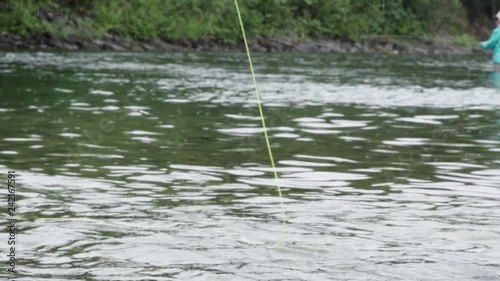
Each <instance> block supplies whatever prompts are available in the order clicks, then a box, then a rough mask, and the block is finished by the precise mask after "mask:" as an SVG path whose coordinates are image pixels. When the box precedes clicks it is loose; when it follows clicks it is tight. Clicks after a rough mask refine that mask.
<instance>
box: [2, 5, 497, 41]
mask: <svg viewBox="0 0 500 281" xmlns="http://www.w3.org/2000/svg"><path fill="white" fill-rule="evenodd" d="M481 2H482V3H484V2H489V1H481ZM477 3H479V2H478V1H475V0H418V1H416V0H240V1H239V4H240V9H241V12H242V16H243V20H244V23H245V27H246V30H247V33H248V36H249V37H250V38H262V37H284V38H294V39H298V38H302V39H304V38H308V37H314V38H341V39H349V40H357V39H359V38H363V37H367V36H374V35H383V34H386V35H406V36H408V35H409V36H424V35H428V34H441V33H447V34H452V35H456V34H462V33H463V30H464V29H465V27H466V25H467V18H468V15H469V18H470V15H471V13H472V12H471V11H473V12H474V13H475V15H477V14H478V13H479V12H478V11H483V10H485V9H487V8H490V7H487V5H483V4H477ZM464 5H465V6H464ZM464 7H467V9H468V10H467V11H469V13H467V12H466V9H465V8H464ZM469 8H470V10H469ZM499 8H500V5H499ZM486 12H487V11H486ZM47 14H50V15H51V17H46V16H44V15H47ZM0 31H9V32H16V33H20V34H23V35H26V34H30V33H33V32H55V33H58V34H62V35H64V36H70V35H75V36H79V37H95V36H102V35H103V34H105V33H113V34H118V35H120V36H123V37H126V38H131V39H132V38H133V39H138V40H146V39H150V38H168V39H172V40H178V39H181V38H187V39H196V38H219V39H223V40H229V41H234V40H239V38H240V34H239V32H240V31H239V26H238V21H237V18H236V14H235V8H234V2H233V0H210V1H209V0H3V1H0ZM457 38H458V39H457V40H458V41H459V42H466V41H467V40H468V39H469V38H465V37H457Z"/></svg>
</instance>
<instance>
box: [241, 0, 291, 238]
mask: <svg viewBox="0 0 500 281" xmlns="http://www.w3.org/2000/svg"><path fill="white" fill-rule="evenodd" d="M234 5H235V6H236V12H237V13H238V20H239V22H240V27H241V34H242V36H243V42H244V43H245V49H246V52H247V57H248V64H249V65H250V72H251V73H252V79H253V86H254V89H255V97H256V98H257V105H258V107H259V113H260V120H261V122H262V128H263V130H264V137H265V139H266V145H267V152H268V153H269V159H270V160H271V166H272V167H273V173H274V179H275V180H276V187H277V188H278V194H279V197H280V205H281V213H282V216H283V231H282V235H281V239H280V241H278V242H277V243H276V244H274V245H272V246H268V247H270V248H276V247H279V246H280V245H281V244H282V243H283V241H284V236H285V234H286V216H285V204H284V203H283V194H282V193H281V186H280V185H279V183H278V179H279V177H278V172H277V171H276V165H275V164H274V157H273V151H272V149H271V143H270V141H269V136H268V135H267V127H266V121H265V120H264V113H263V111H262V105H261V102H260V95H259V87H258V86H257V79H256V78H255V72H254V70H253V64H252V57H251V56H250V49H249V48H248V42H247V36H246V34H245V28H244V27H243V20H242V19H241V13H240V8H239V6H238V0H234Z"/></svg>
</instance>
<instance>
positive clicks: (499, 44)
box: [481, 26, 500, 63]
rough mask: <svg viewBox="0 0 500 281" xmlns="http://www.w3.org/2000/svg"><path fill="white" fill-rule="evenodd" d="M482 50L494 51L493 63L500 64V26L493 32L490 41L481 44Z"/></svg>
mask: <svg viewBox="0 0 500 281" xmlns="http://www.w3.org/2000/svg"><path fill="white" fill-rule="evenodd" d="M481 48H483V49H493V62H494V63H500V26H498V27H497V28H495V29H494V30H493V32H492V33H491V36H490V39H488V41H484V42H481Z"/></svg>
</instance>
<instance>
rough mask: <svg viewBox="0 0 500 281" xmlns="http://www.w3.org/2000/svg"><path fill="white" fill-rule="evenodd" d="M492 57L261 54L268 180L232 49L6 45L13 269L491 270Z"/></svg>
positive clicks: (143, 276) (294, 274)
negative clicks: (59, 49)
mask: <svg viewBox="0 0 500 281" xmlns="http://www.w3.org/2000/svg"><path fill="white" fill-rule="evenodd" d="M488 59H489V58H487V57H482V56H481V57H475V56H469V57H466V56H457V57H454V56H445V57H417V56H382V55H329V54H322V55H303V54H300V55H297V54H256V55H255V56H254V63H255V71H256V73H257V80H258V82H259V86H260V92H261V96H262V100H263V103H264V114H265V115H266V116H267V124H268V127H269V131H268V132H269V135H270V141H271V144H272V148H273V153H274V158H275V160H276V163H277V166H278V168H277V169H278V172H279V176H280V179H279V180H278V182H276V181H275V180H273V179H272V177H273V175H272V174H273V173H272V169H271V168H270V162H269V158H268V155H267V149H266V147H265V140H264V138H263V136H262V135H263V130H262V129H261V124H260V120H259V117H258V116H259V115H258V114H259V113H258V109H257V107H256V101H255V96H254V93H253V88H252V80H251V76H250V74H249V69H248V65H247V64H246V57H245V55H244V54H243V53H230V52H229V53H219V54H216V53H5V52H4V53H0V128H1V129H0V131H1V137H0V170H2V171H4V172H2V173H4V174H5V178H6V174H7V170H15V171H16V173H17V174H19V175H20V176H19V177H18V181H17V185H18V187H17V202H16V203H17V207H18V208H17V209H16V211H17V214H16V216H17V219H18V224H17V225H18V235H17V236H18V238H17V248H16V249H17V257H18V265H17V267H16V269H17V270H18V273H17V276H18V277H19V278H21V277H22V278H21V279H19V280H37V281H38V280H499V279H500V243H499V242H500V209H499V208H500V157H499V156H500V133H499V132H500V89H499V87H500V86H499V85H500V82H499V81H500V77H495V76H494V75H493V74H491V73H489V69H490V68H491V65H489V63H488ZM276 183H279V184H280V185H281V187H282V189H283V203H284V211H285V218H286V227H283V225H282V223H281V220H282V219H283V214H282V209H281V207H280V198H279V196H278V192H277V188H276ZM1 192H2V194H4V195H5V194H6V188H2V191H1ZM4 198H5V197H4ZM2 204H3V205H4V206H2V210H3V214H2V217H4V218H7V211H6V209H5V206H6V204H7V202H6V200H4V202H3V203H2ZM6 235H7V234H6V233H5V230H4V231H3V234H2V237H4V238H2V241H4V242H2V243H3V244H2V245H1V246H0V248H1V250H2V252H1V253H2V256H3V257H4V258H2V260H6V258H5V254H6V251H7V240H6V239H7V236H6ZM276 243H281V245H280V246H279V247H277V248H269V247H268V246H269V245H274V244H276ZM2 263H3V264H4V266H5V263H4V262H2ZM0 277H2V278H5V279H6V278H8V277H12V275H11V274H10V273H8V272H7V271H6V269H5V268H4V267H3V269H2V271H1V273H0Z"/></svg>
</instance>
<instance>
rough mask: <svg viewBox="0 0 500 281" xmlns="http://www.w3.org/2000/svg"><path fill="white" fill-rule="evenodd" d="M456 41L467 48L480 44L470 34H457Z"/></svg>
mask: <svg viewBox="0 0 500 281" xmlns="http://www.w3.org/2000/svg"><path fill="white" fill-rule="evenodd" d="M454 39H455V43H457V44H459V45H462V46H464V47H467V48H472V47H474V46H477V45H478V43H479V42H478V41H477V39H476V38H475V37H474V36H472V35H469V34H462V35H457V36H455V38H454Z"/></svg>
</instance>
